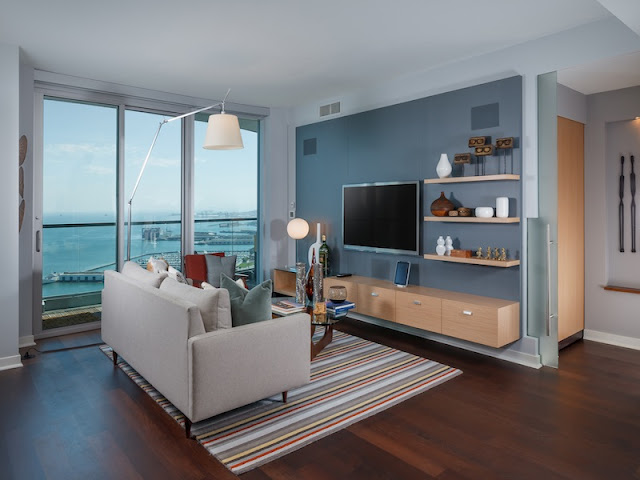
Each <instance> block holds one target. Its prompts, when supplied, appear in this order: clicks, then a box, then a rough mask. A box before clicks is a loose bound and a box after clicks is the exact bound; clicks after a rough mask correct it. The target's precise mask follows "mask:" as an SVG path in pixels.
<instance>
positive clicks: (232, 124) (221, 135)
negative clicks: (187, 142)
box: [202, 113, 244, 150]
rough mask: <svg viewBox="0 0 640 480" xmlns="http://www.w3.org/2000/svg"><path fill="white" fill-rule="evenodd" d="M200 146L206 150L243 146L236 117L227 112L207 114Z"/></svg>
mask: <svg viewBox="0 0 640 480" xmlns="http://www.w3.org/2000/svg"><path fill="white" fill-rule="evenodd" d="M202 148H204V149H206V150H236V149H239V148H244V144H243V143H242V136H241V135H240V124H239V123H238V117H236V116H235V115H231V114H229V113H216V114H214V115H209V123H208V124H207V133H206V134H205V137H204V145H202Z"/></svg>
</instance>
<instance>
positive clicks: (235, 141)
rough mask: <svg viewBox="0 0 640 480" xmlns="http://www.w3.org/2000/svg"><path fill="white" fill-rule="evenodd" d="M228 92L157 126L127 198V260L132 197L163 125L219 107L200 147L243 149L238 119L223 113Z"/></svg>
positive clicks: (209, 148) (128, 257) (212, 117)
mask: <svg viewBox="0 0 640 480" xmlns="http://www.w3.org/2000/svg"><path fill="white" fill-rule="evenodd" d="M230 91H231V89H229V90H227V94H226V95H225V96H224V99H223V100H222V101H221V102H218V103H214V104H213V105H209V106H208V107H204V108H199V109H198V110H194V111H193V112H189V113H184V114H182V115H178V116H177V117H172V118H165V119H163V120H162V121H161V122H160V125H158V130H156V134H155V135H154V137H153V141H152V142H151V146H150V147H149V151H148V152H147V156H146V157H145V159H144V162H143V163H142V168H141V169H140V173H139V174H138V179H137V180H136V183H135V186H134V187H133V191H132V192H131V196H130V197H129V202H128V203H129V214H128V216H129V225H128V228H127V260H131V205H132V203H133V197H135V196H136V191H137V190H138V186H139V185H140V180H141V179H142V175H143V174H144V170H145V168H146V167H147V162H148V161H149V157H151V152H152V151H153V147H155V145H156V140H158V135H159V134H160V130H161V129H162V127H163V125H164V124H165V123H169V122H173V121H174V120H180V119H182V118H185V117H190V116H191V115H195V114H196V113H200V112H204V111H205V110H209V109H211V108H217V107H220V113H215V114H213V115H209V122H208V123H207V132H206V134H205V137H204V145H202V148H204V149H206V150H237V149H240V148H244V144H243V143H242V136H241V135H240V124H239V122H238V117H237V116H235V115H232V114H229V113H226V112H225V111H224V104H225V102H226V101H227V97H228V96H229V92H230Z"/></svg>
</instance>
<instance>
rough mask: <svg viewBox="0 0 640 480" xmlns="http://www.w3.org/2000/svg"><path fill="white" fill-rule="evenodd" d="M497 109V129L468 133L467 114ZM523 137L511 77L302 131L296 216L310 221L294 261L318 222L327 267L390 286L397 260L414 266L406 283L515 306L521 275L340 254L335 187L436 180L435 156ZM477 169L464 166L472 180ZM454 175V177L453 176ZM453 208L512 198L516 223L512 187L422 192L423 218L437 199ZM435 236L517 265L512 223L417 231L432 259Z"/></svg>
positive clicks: (489, 168) (517, 91)
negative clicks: (499, 251)
mask: <svg viewBox="0 0 640 480" xmlns="http://www.w3.org/2000/svg"><path fill="white" fill-rule="evenodd" d="M491 103H498V104H499V118H500V124H499V125H498V126H496V127H492V128H486V129H480V130H473V131H472V130H471V109H472V108H473V107H476V106H482V105H486V104H491ZM521 131H522V79H521V77H512V78H508V79H504V80H499V81H496V82H491V83H487V84H484V85H478V86H475V87H470V88H465V89H462V90H457V91H454V92H448V93H444V94H441V95H436V96H432V97H427V98H422V99H418V100H414V101H411V102H407V103H402V104H399V105H393V106H390V107H385V108H380V109H376V110H371V111H368V112H363V113H359V114H356V115H351V116H346V117H341V118H337V119H334V120H329V121H325V122H321V123H315V124H311V125H306V126H302V127H299V128H298V129H297V135H296V145H297V147H296V149H297V152H296V159H297V164H296V170H297V171H296V202H297V215H298V216H299V217H302V218H304V219H306V220H307V221H309V223H310V224H311V233H310V235H309V237H307V238H306V239H304V240H300V241H299V242H298V259H301V260H305V259H306V254H307V253H306V252H307V250H308V247H309V245H310V244H311V243H312V242H313V241H315V232H316V227H315V223H317V222H320V223H322V232H323V233H326V234H327V243H328V244H329V246H330V248H331V249H332V255H331V262H332V263H331V269H332V272H333V273H336V272H351V273H354V274H358V275H364V276H371V277H375V278H382V279H392V276H393V272H394V269H395V264H396V262H397V261H398V260H406V261H409V262H411V264H412V267H411V276H410V279H409V282H410V283H411V284H416V285H424V286H429V287H435V288H443V289H447V290H454V291H460V292H465V293H473V294H477V295H486V296H492V297H497V298H505V299H510V300H518V299H519V296H520V269H519V268H518V267H514V268H506V269H505V268H492V267H483V266H477V265H464V264H452V263H444V262H435V261H428V260H424V259H423V258H422V256H417V257H416V256H405V255H392V254H374V253H368V252H357V251H352V250H344V249H343V245H342V225H341V221H342V185H344V184H351V183H366V182H391V181H405V180H423V179H425V178H434V177H436V173H435V168H436V164H437V163H438V160H439V158H440V154H441V153H447V154H448V155H449V159H450V161H451V162H453V155H454V154H455V153H462V152H468V151H470V149H469V147H468V146H467V144H468V139H469V137H471V136H480V135H489V136H491V137H492V141H493V142H495V139H496V138H500V137H516V138H517V139H518V143H517V145H519V141H520V136H521ZM310 138H316V139H317V153H316V154H315V155H307V156H304V155H303V147H302V146H303V144H304V140H306V139H310ZM521 160H522V159H521V150H520V148H516V149H515V150H514V152H513V164H514V173H520V171H521V163H522V162H521ZM498 169H499V161H498V158H497V157H493V158H489V159H488V160H487V163H486V173H487V174H492V173H498ZM474 172H475V165H471V166H469V165H467V166H465V171H464V174H465V175H467V176H468V175H472V174H474ZM461 173H462V172H461V171H460V167H457V170H454V175H456V176H458V175H460V174H461ZM441 191H444V192H445V194H446V195H447V197H449V198H452V199H453V200H454V202H456V203H458V204H459V205H464V206H468V207H476V206H495V197H497V196H508V197H510V209H511V211H510V215H511V216H515V215H518V216H520V215H521V211H522V205H521V202H520V191H521V189H520V183H519V182H505V181H500V182H479V183H466V184H447V185H423V187H422V209H423V212H422V215H421V217H422V216H424V214H428V213H429V206H430V205H431V202H433V200H435V199H436V198H437V197H438V196H439V195H440V192H441ZM438 235H451V236H452V238H453V239H454V246H456V247H460V248H465V249H474V250H475V249H476V248H477V247H478V246H482V247H483V249H484V248H486V247H487V246H492V247H495V246H499V247H505V248H507V249H508V251H509V256H510V257H515V258H519V257H520V251H519V250H520V245H521V239H520V238H521V227H520V225H519V224H508V225H485V224H443V223H437V222H430V223H422V224H421V253H432V252H434V251H435V245H436V239H437V237H438Z"/></svg>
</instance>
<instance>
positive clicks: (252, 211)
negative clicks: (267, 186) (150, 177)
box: [193, 115, 259, 284]
mask: <svg viewBox="0 0 640 480" xmlns="http://www.w3.org/2000/svg"><path fill="white" fill-rule="evenodd" d="M207 118H208V115H198V116H197V117H196V121H195V126H194V137H195V141H194V146H195V155H194V156H195V165H194V181H193V185H194V219H195V220H194V222H195V225H194V249H195V251H196V252H198V253H205V252H225V254H227V255H236V271H237V272H238V273H242V274H246V275H248V282H249V284H253V283H255V280H256V252H257V251H258V240H257V239H258V221H257V212H258V145H259V135H258V132H259V129H258V125H259V122H258V121H257V120H244V119H240V130H241V134H242V141H243V143H244V148H243V149H242V150H227V151H225V150H222V151H215V150H204V149H202V148H201V145H202V143H203V142H204V136H205V132H206V129H207Z"/></svg>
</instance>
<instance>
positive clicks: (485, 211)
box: [476, 207, 493, 218]
mask: <svg viewBox="0 0 640 480" xmlns="http://www.w3.org/2000/svg"><path fill="white" fill-rule="evenodd" d="M476 217H480V218H490V217H493V207H476Z"/></svg>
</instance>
